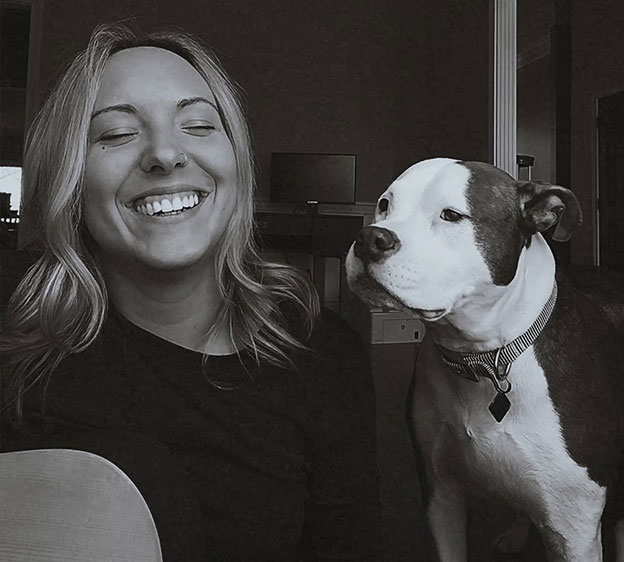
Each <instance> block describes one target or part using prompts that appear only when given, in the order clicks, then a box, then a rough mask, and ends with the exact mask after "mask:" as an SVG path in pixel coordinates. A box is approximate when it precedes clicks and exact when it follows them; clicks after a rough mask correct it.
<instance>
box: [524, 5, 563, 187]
mask: <svg viewBox="0 0 624 562" xmlns="http://www.w3.org/2000/svg"><path fill="white" fill-rule="evenodd" d="M555 23H556V13H555V2H554V1H553V0H549V1H544V0H520V1H519V2H518V5H517V36H518V42H517V55H518V61H517V63H518V74H517V103H518V105H517V127H518V130H517V133H518V137H517V143H518V144H517V150H518V154H530V155H532V156H535V166H534V167H533V169H532V170H531V177H532V179H536V180H542V181H548V182H551V183H552V182H555V181H556V165H555V164H556V144H555V137H556V122H555V121H556V119H555V113H556V112H555V108H556V98H555V60H554V58H555V57H553V56H552V54H551V50H552V49H551V43H552V39H551V30H552V28H553V26H554V25H555ZM525 177H526V170H523V171H522V175H521V178H523V179H524V178H525Z"/></svg>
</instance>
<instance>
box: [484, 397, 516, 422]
mask: <svg viewBox="0 0 624 562" xmlns="http://www.w3.org/2000/svg"><path fill="white" fill-rule="evenodd" d="M509 408H511V402H510V401H509V398H507V395H506V394H505V393H504V392H497V393H496V397H495V398H494V400H492V402H490V405H489V406H488V410H489V411H490V414H492V416H494V419H495V420H496V421H497V422H498V423H500V422H501V421H503V418H504V417H505V416H506V415H507V412H508V411H509Z"/></svg>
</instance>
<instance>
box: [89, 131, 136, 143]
mask: <svg viewBox="0 0 624 562" xmlns="http://www.w3.org/2000/svg"><path fill="white" fill-rule="evenodd" d="M136 134H137V133H135V132H134V131H119V132H117V131H112V132H110V133H104V134H103V135H101V136H100V138H99V139H98V140H99V141H100V142H103V143H106V144H123V143H124V142H128V141H129V140H130V139H132V137H134V136H135V135H136Z"/></svg>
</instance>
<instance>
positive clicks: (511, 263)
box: [346, 158, 581, 321]
mask: <svg viewBox="0 0 624 562" xmlns="http://www.w3.org/2000/svg"><path fill="white" fill-rule="evenodd" d="M580 223H581V210H580V207H579V204H578V201H577V199H576V197H575V196H574V194H573V193H572V192H571V191H570V190H568V189H565V188H563V187H559V186H554V185H550V184H546V183H542V182H531V181H529V182H522V181H516V180H514V179H513V178H512V177H511V176H509V175H508V174H506V173H505V172H503V171H501V170H499V169H498V168H496V167H494V166H492V165H489V164H484V163H481V162H462V161H458V160H452V159H448V158H435V159H431V160H425V161H422V162H419V163H417V164H415V165H413V166H412V167H410V168H408V169H407V170H406V171H405V172H403V174H401V175H400V176H399V177H398V178H397V179H396V180H395V181H394V182H393V183H392V185H391V186H390V187H389V188H388V189H387V190H386V191H385V192H384V193H383V194H382V195H381V197H380V198H379V200H378V202H377V209H376V211H375V219H374V223H373V224H372V225H371V226H368V227H366V228H363V229H362V230H361V231H360V233H359V234H358V237H357V239H356V241H355V243H354V244H353V246H352V247H351V250H350V251H349V255H348V256H347V264H346V265H347V279H348V282H349V285H350V287H351V289H352V290H353V291H354V292H355V293H356V294H358V295H359V296H360V297H361V298H362V299H364V300H365V301H368V302H370V303H371V304H373V305H375V306H389V307H393V308H397V307H398V308H407V309H409V310H411V311H413V312H415V313H417V314H419V315H420V316H421V317H422V318H424V319H425V320H430V321H435V320H438V319H439V318H441V317H443V316H445V315H446V314H448V313H449V312H450V311H452V310H453V309H454V308H455V307H457V306H460V305H461V304H462V302H464V301H465V300H466V299H470V298H471V297H472V296H473V295H475V294H476V293H478V292H481V291H483V290H484V289H485V288H486V287H491V286H505V285H508V284H509V283H510V282H511V281H512V280H513V278H514V276H515V275H516V270H517V267H518V260H519V259H520V255H521V253H522V250H523V248H525V247H528V246H530V244H531V240H532V237H533V236H534V235H535V234H536V233H539V232H541V231H544V230H547V229H549V228H551V227H553V226H555V225H556V230H555V232H554V235H553V239H555V240H568V239H569V237H570V235H571V233H572V232H573V231H574V230H575V229H576V228H577V227H578V226H579V225H580Z"/></svg>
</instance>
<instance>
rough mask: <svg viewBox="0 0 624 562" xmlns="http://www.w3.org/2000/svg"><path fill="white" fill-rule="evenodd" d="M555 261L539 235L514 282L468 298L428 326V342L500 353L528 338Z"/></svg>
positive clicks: (524, 253) (545, 297)
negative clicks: (501, 349)
mask: <svg viewBox="0 0 624 562" xmlns="http://www.w3.org/2000/svg"><path fill="white" fill-rule="evenodd" d="M554 277H555V260H554V257H553V255H552V252H551V251H550V248H549V247H548V244H547V243H546V241H545V240H544V239H543V237H542V236H541V235H540V234H537V235H535V236H534V237H533V240H532V243H531V245H530V247H529V248H524V249H523V250H522V253H521V254H520V259H519V260H518V269H517V271H516V275H515V277H514V279H513V280H512V282H511V283H510V284H509V285H506V286H496V285H490V286H488V287H487V288H485V289H484V290H482V291H476V292H474V293H472V294H470V295H467V297H466V299H464V302H462V303H461V304H460V305H459V306H458V307H457V308H456V309H454V310H453V311H451V313H450V314H448V315H447V316H445V317H444V318H443V319H442V320H440V321H438V322H436V323H432V324H428V325H427V332H428V333H429V334H430V337H432V338H433V340H434V341H435V342H436V343H437V344H438V345H441V346H442V347H445V348H447V349H452V350H454V351H473V352H474V351H476V352H478V351H487V350H491V349H497V348H500V347H502V346H504V345H505V344H507V343H509V342H510V341H512V340H513V339H515V338H517V337H518V336H520V335H521V334H522V333H524V332H525V331H526V330H527V329H528V328H529V327H530V326H531V324H532V323H533V321H534V320H535V319H536V318H537V316H538V315H539V313H540V312H541V310H542V308H543V307H544V304H545V303H546V301H547V300H548V298H549V297H550V294H551V292H552V289H553V283H554Z"/></svg>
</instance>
